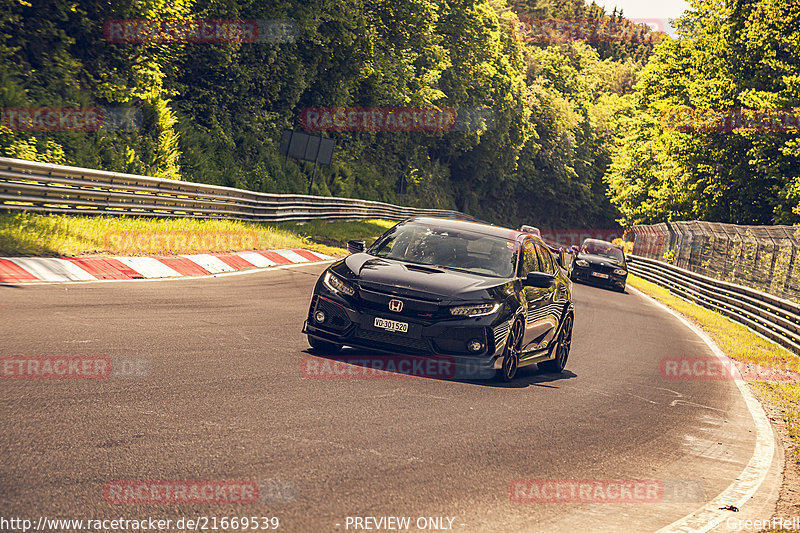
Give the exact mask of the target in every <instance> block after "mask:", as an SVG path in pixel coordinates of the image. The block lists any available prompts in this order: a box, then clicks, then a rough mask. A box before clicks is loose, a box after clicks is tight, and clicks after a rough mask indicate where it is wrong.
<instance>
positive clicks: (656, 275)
mask: <svg viewBox="0 0 800 533" xmlns="http://www.w3.org/2000/svg"><path fill="white" fill-rule="evenodd" d="M630 257H631V258H632V259H633V261H632V262H631V263H630V264H629V269H630V271H631V272H632V273H633V274H636V275H637V276H639V277H641V278H643V279H646V280H647V281H651V282H653V283H656V284H658V285H662V286H664V287H667V288H669V289H670V291H672V292H674V293H675V294H677V295H678V296H680V297H682V298H685V299H687V300H691V301H693V302H695V303H697V304H699V305H702V306H704V307H708V308H709V309H713V310H714V311H717V312H719V313H721V314H723V315H725V316H727V317H729V318H730V319H731V320H734V321H736V322H739V323H741V324H744V325H745V326H747V327H748V328H750V329H751V330H753V331H755V332H757V333H760V334H761V335H763V336H764V337H767V338H768V339H771V340H773V341H775V342H777V343H778V344H780V345H782V346H784V347H786V348H788V349H790V350H792V351H793V352H795V353H797V354H800V305H798V304H796V303H794V302H791V301H789V300H784V299H782V298H778V297H777V296H774V295H772V294H768V293H765V292H762V291H758V290H756V289H751V288H749V287H744V286H741V285H736V284H734V283H728V282H725V281H720V280H718V279H714V278H710V277H708V276H703V275H701V274H697V273H695V272H692V271H690V270H686V269H683V268H679V267H676V266H673V265H670V264H667V263H663V262H661V261H655V260H653V259H648V258H646V257H642V256H639V255H631V256H630Z"/></svg>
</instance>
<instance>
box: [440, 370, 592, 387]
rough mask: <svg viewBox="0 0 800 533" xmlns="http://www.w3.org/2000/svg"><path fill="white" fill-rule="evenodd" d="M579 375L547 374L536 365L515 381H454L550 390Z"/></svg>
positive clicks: (565, 371)
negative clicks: (557, 382)
mask: <svg viewBox="0 0 800 533" xmlns="http://www.w3.org/2000/svg"><path fill="white" fill-rule="evenodd" d="M577 377H578V375H577V374H576V373H574V372H572V371H571V370H568V369H566V368H565V369H564V370H562V371H561V372H547V371H545V370H541V369H539V368H537V366H536V365H531V366H526V367H524V368H520V369H519V370H517V375H516V377H515V378H514V379H513V381H509V382H504V381H497V380H488V379H487V380H477V379H471V380H454V381H462V382H463V383H470V384H474V385H483V386H485V387H494V388H499V389H522V388H525V387H545V388H548V389H557V388H558V387H557V386H555V385H550V383H553V382H556V381H562V380H565V379H572V378H577Z"/></svg>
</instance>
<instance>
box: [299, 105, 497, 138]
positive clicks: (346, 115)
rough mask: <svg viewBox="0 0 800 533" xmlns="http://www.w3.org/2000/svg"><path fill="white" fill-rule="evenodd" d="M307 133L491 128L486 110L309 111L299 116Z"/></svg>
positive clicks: (489, 111) (490, 114) (492, 122)
mask: <svg viewBox="0 0 800 533" xmlns="http://www.w3.org/2000/svg"><path fill="white" fill-rule="evenodd" d="M300 125H301V126H302V128H303V129H304V130H307V131H405V132H411V131H419V132H449V131H481V130H489V129H493V128H494V127H495V115H494V111H493V110H492V109H489V108H458V109H456V108H451V107H441V108H439V107H311V108H306V109H303V110H302V111H301V112H300Z"/></svg>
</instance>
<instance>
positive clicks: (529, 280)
mask: <svg viewBox="0 0 800 533" xmlns="http://www.w3.org/2000/svg"><path fill="white" fill-rule="evenodd" d="M555 280H556V277H555V276H553V275H552V274H545V273H544V272H529V273H528V275H527V276H526V277H525V281H524V282H523V285H525V286H526V287H538V288H540V289H547V288H549V287H551V286H552V285H553V283H554V282H555Z"/></svg>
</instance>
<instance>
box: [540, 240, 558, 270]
mask: <svg viewBox="0 0 800 533" xmlns="http://www.w3.org/2000/svg"><path fill="white" fill-rule="evenodd" d="M536 249H537V250H538V251H539V262H540V263H541V265H542V272H544V273H546V274H552V273H553V272H555V268H554V267H553V256H552V255H551V254H550V252H548V251H547V250H545V249H544V248H542V247H541V246H536Z"/></svg>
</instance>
